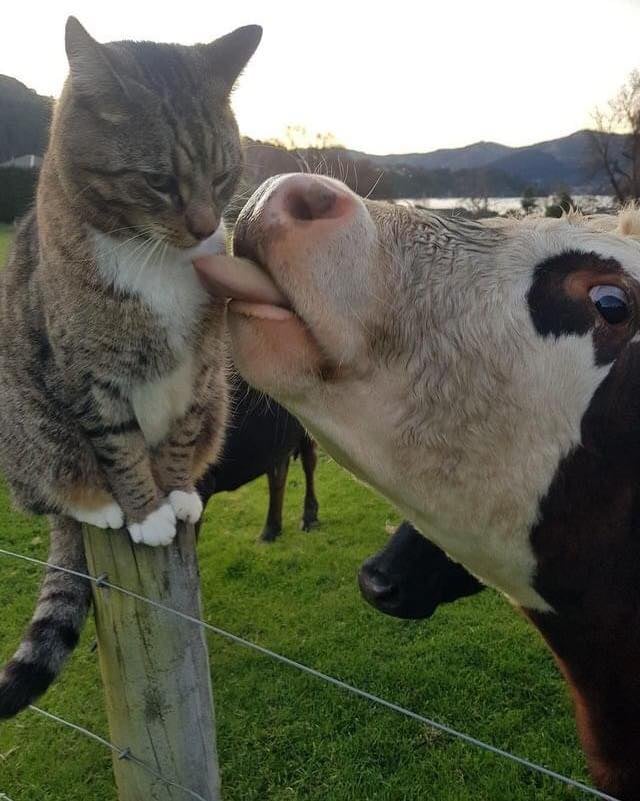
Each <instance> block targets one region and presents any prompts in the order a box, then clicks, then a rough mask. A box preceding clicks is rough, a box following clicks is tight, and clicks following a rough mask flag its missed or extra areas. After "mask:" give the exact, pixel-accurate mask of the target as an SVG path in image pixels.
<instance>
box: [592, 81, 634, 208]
mask: <svg viewBox="0 0 640 801" xmlns="http://www.w3.org/2000/svg"><path fill="white" fill-rule="evenodd" d="M593 119H594V122H595V130H593V131H591V143H592V152H593V157H594V162H595V164H596V165H597V166H598V167H599V168H600V169H602V170H604V173H605V175H606V177H607V180H608V182H609V184H610V186H611V190H612V192H613V194H614V195H615V197H616V199H617V200H618V202H619V203H625V202H626V201H628V200H638V199H639V198H640V71H638V70H633V72H631V74H630V75H629V77H628V78H627V80H626V81H625V83H624V84H623V85H622V86H621V87H620V89H619V90H618V93H617V94H616V95H615V97H613V98H612V99H611V100H610V101H609V103H608V106H607V108H606V109H605V110H603V109H598V108H597V109H596V110H595V112H594V114H593ZM620 134H621V135H620Z"/></svg>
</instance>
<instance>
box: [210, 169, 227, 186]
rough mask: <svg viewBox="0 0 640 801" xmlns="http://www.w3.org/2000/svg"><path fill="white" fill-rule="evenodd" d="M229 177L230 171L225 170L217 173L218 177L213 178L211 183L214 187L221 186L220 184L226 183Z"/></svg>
mask: <svg viewBox="0 0 640 801" xmlns="http://www.w3.org/2000/svg"><path fill="white" fill-rule="evenodd" d="M230 175H231V170H225V171H224V172H221V173H218V175H216V176H214V179H213V181H212V183H213V185H214V186H222V184H224V183H226V181H227V180H228V178H229V177H230Z"/></svg>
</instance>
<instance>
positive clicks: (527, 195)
mask: <svg viewBox="0 0 640 801" xmlns="http://www.w3.org/2000/svg"><path fill="white" fill-rule="evenodd" d="M520 205H521V206H522V211H524V213H525V214H531V213H532V212H533V211H535V210H536V208H537V206H538V201H537V200H536V193H535V191H534V189H533V188H532V187H531V186H527V187H525V190H524V192H523V193H522V198H521V199H520Z"/></svg>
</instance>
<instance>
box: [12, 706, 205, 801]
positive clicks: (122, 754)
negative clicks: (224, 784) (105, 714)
mask: <svg viewBox="0 0 640 801" xmlns="http://www.w3.org/2000/svg"><path fill="white" fill-rule="evenodd" d="M29 709H30V710H31V711H32V712H37V713H38V715H42V716H43V717H45V718H48V719H49V720H52V721H54V722H55V723H59V724H60V725H61V726H66V727H67V728H68V729H72V730H73V731H76V732H78V734H82V735H83V736H84V737H88V738H90V739H91V740H95V741H96V742H97V743H100V745H104V746H105V748H109V749H110V750H111V751H113V752H114V753H115V754H117V755H118V759H126V760H127V761H128V762H133V764H134V765H138V766H139V767H141V768H142V769H143V770H146V772H147V773H150V774H151V775H152V776H153V777H154V778H156V779H158V781H161V782H162V783H163V784H166V785H167V786H168V787H174V788H175V789H176V790H181V791H182V792H183V793H184V794H185V795H188V796H189V797H190V798H195V799H196V801H208V799H206V798H203V797H202V796H201V795H199V794H198V793H194V791H193V790H189V788H188V787H183V786H182V785H181V784H178V783H177V782H174V781H172V780H171V779H167V778H166V777H165V776H163V775H162V774H161V773H158V771H157V770H155V768H152V767H151V765H148V764H147V763H146V762H143V761H142V760H141V759H138V757H137V756H136V755H135V754H133V753H131V749H130V748H118V746H117V745H114V744H113V743H110V742H109V740H105V739H104V737H101V736H100V735H99V734H96V733H95V732H92V731H89V729H85V728H84V726H78V724H77V723H71V722H70V721H68V720H65V719H64V718H60V717H58V715H54V714H52V713H51V712H47V711H46V710H45V709H40V707H39V706H34V705H33V704H30V705H29ZM0 801H3V799H2V795H1V794H0Z"/></svg>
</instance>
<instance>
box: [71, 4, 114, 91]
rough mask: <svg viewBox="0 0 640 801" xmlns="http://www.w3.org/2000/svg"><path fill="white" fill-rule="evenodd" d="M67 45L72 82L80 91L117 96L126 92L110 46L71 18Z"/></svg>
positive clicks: (75, 89) (75, 88)
mask: <svg viewBox="0 0 640 801" xmlns="http://www.w3.org/2000/svg"><path fill="white" fill-rule="evenodd" d="M65 47H66V50H67V58H68V59H69V69H70V71H71V84H72V86H73V89H74V91H76V92H77V93H78V94H82V95H88V96H92V97H100V98H104V97H107V96H109V97H114V98H115V97H117V96H118V95H122V94H123V93H125V88H124V84H123V81H122V79H121V78H120V77H119V75H118V73H117V71H116V69H115V66H114V64H113V61H112V59H111V58H110V57H109V54H108V53H107V50H106V48H105V47H104V46H103V45H101V44H100V43H99V42H96V40H95V39H94V38H93V37H92V36H91V35H90V34H89V33H87V31H86V30H85V29H84V28H83V27H82V25H81V24H80V23H79V22H78V20H77V19H76V18H75V17H69V19H68V20H67V25H66V28H65Z"/></svg>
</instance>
